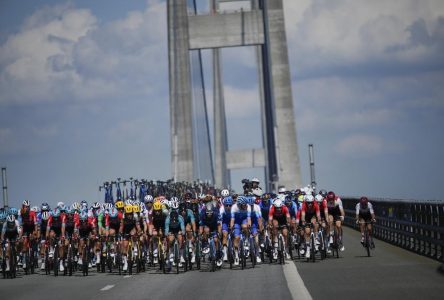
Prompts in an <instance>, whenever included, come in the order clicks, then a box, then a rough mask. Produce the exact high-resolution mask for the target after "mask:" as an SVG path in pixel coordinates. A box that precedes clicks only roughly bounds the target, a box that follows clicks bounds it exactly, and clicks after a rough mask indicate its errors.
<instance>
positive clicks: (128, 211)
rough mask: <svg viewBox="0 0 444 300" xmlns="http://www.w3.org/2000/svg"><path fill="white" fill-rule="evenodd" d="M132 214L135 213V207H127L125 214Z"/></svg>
mask: <svg viewBox="0 0 444 300" xmlns="http://www.w3.org/2000/svg"><path fill="white" fill-rule="evenodd" d="M132 212H133V206H132V205H127V206H125V213H126V214H130V213H132Z"/></svg>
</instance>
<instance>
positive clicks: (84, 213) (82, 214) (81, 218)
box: [79, 211, 88, 221]
mask: <svg viewBox="0 0 444 300" xmlns="http://www.w3.org/2000/svg"><path fill="white" fill-rule="evenodd" d="M79 217H80V220H81V221H86V220H87V219H88V213H87V212H86V211H82V212H81V213H80V216H79Z"/></svg>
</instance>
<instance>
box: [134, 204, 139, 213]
mask: <svg viewBox="0 0 444 300" xmlns="http://www.w3.org/2000/svg"><path fill="white" fill-rule="evenodd" d="M133 212H135V213H139V212H140V206H139V205H133Z"/></svg>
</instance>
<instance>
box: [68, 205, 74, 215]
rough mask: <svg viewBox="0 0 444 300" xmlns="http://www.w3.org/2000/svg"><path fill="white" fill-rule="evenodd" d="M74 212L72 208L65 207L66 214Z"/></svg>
mask: <svg viewBox="0 0 444 300" xmlns="http://www.w3.org/2000/svg"><path fill="white" fill-rule="evenodd" d="M74 212H75V210H74V208H72V206H67V207H66V213H67V214H73V213H74Z"/></svg>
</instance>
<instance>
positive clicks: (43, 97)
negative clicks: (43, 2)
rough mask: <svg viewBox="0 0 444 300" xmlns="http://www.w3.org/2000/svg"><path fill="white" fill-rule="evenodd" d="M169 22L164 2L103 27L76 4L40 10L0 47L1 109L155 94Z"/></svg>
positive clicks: (162, 85) (164, 59) (160, 79)
mask: <svg viewBox="0 0 444 300" xmlns="http://www.w3.org/2000/svg"><path fill="white" fill-rule="evenodd" d="M165 16H166V12H165V4H164V3H160V1H154V2H153V1H151V2H149V6H148V7H147V8H146V10H145V11H140V12H129V13H128V14H127V16H126V17H125V18H123V19H120V20H117V21H114V22H110V23H104V24H100V23H98V21H97V19H96V17H95V16H94V15H92V13H91V12H90V11H89V10H87V9H78V8H75V7H73V6H71V5H59V6H55V7H52V8H51V7H45V8H43V9H40V10H38V11H36V12H35V13H34V14H33V15H32V16H30V17H29V18H28V19H27V20H26V21H25V25H24V26H23V27H22V28H21V30H20V32H18V33H17V34H15V35H14V36H10V37H9V38H8V39H7V40H6V42H5V43H4V44H3V45H1V47H0V89H1V90H2V93H1V94H0V103H31V102H41V101H63V100H64V101H67V100H97V99H107V98H109V97H121V98H122V97H128V96H131V95H133V96H134V95H138V96H142V97H148V96H150V95H152V93H153V92H154V91H158V90H159V89H162V88H165V86H166V83H165V79H166V74H167V70H168V69H167V57H166V54H165V53H166V51H165V49H166V42H165V37H166V20H165ZM159 70H164V72H161V73H160V74H164V75H165V76H164V77H165V78H163V76H162V75H159ZM150 84H151V86H150ZM23 87H26V88H23Z"/></svg>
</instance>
